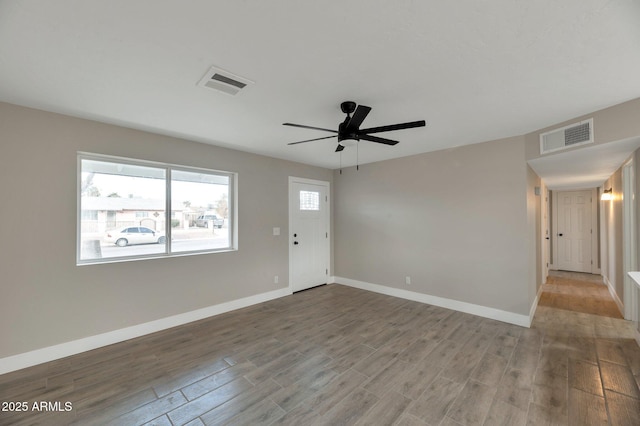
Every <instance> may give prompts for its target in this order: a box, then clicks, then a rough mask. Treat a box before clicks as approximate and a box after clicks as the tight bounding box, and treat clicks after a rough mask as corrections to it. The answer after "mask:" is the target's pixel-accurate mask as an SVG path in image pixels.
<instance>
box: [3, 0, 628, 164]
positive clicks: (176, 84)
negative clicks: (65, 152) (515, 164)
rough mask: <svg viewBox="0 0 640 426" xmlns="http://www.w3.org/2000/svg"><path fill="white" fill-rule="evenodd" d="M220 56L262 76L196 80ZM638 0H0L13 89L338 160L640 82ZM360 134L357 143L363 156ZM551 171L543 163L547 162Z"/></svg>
mask: <svg viewBox="0 0 640 426" xmlns="http://www.w3.org/2000/svg"><path fill="white" fill-rule="evenodd" d="M212 65H216V66H218V67H220V68H223V69H225V70H227V71H230V72H232V73H235V74H238V75H240V76H242V77H245V78H247V79H249V80H252V81H254V82H255V84H253V85H252V86H250V87H249V88H248V89H246V90H245V91H244V92H243V93H241V94H239V95H237V96H235V97H232V96H229V95H226V94H224V93H219V92H215V91H212V90H210V89H206V88H203V87H199V86H197V85H196V83H197V82H198V81H199V80H200V79H201V78H202V76H203V75H204V74H205V73H206V72H207V70H208V69H209V68H210V67H211V66H212ZM638 76H640V2H638V1H636V0H616V1H611V0H563V1H557V0H536V1H525V0H520V1H514V0H491V1H489V0H484V1H479V0H458V1H451V2H443V1H435V0H429V1H415V0H399V1H395V2H390V1H382V0H376V1H373V0H366V1H365V0H352V1H344V0H342V1H338V0H323V1H316V2H309V1H299V0H270V1H259V0H253V1H252V0H243V1H240V0H233V1H232V0H229V1H208V0H189V1H173V0H171V1H170V0H137V1H130V0H110V1H105V0H101V1H98V0H56V1H50V0H23V1H10V0H0V101H5V102H10V103H14V104H19V105H25V106H29V107H34V108H39V109H44V110H49V111H56V112H61V113H64V114H69V115H73V116H79V117H84V118H89V119H93V120H98V121H103V122H107V123H114V124H119V125H123V126H127V127H132V128H137V129H143V130H150V131H153V132H157V133H162V134H168V135H173V136H180V137H185V138H188V139H192V140H196V141H200V142H205V143H211V144H214V145H221V146H227V147H231V148H235V149H240V150H244V151H250V152H255V153H260V154H265V155H269V156H273V157H278V158H284V159H289V160H293V161H299V162H303V163H307V164H313V165H318V166H323V167H328V168H337V167H339V164H340V156H339V154H337V153H334V149H335V143H336V142H335V140H333V139H329V140H322V141H317V142H310V143H307V144H300V145H295V146H287V145H286V144H287V142H293V141H297V140H301V139H310V138H315V137H321V136H326V135H328V134H326V133H322V132H319V131H315V130H305V129H297V128H291V127H284V126H282V123H283V122H294V123H301V124H307V125H311V126H318V127H329V128H337V125H338V122H339V121H341V120H342V119H343V118H344V115H343V114H342V112H340V109H339V104H340V102H342V101H344V100H353V101H355V102H357V103H362V104H364V105H368V106H371V107H372V108H373V110H372V112H371V114H370V115H369V117H368V118H367V119H366V120H365V122H364V124H363V126H364V127H374V126H379V125H385V124H393V123H397V122H406V121H414V120H420V119H425V120H426V121H427V127H425V128H418V129H410V130H403V131H398V132H393V133H384V134H379V136H383V137H388V138H391V139H398V140H400V141H401V143H400V144H399V145H396V146H395V147H389V146H383V145H379V144H375V143H370V142H362V143H361V144H360V149H359V161H360V163H367V162H372V161H380V160H384V159H389V158H395V157H401V156H406V155H412V154H416V153H421V152H427V151H433V150H438V149H443V148H448V147H453V146H460V145H466V144H472V143H477V142H483V141H487V140H493V139H498V138H503V137H508V136H514V135H521V134H525V133H528V132H531V131H534V130H536V129H540V128H543V127H546V126H549V125H552V124H554V123H558V122H561V121H564V120H567V119H571V118H573V117H577V116H579V115H582V114H586V113H589V112H592V111H595V110H598V109H602V108H605V107H608V106H611V105H615V104H618V103H621V102H624V101H627V100H630V99H634V98H637V97H640V78H638ZM355 160H356V152H355V148H347V149H346V150H345V151H343V156H342V162H343V165H350V164H354V163H355ZM543 177H544V176H543Z"/></svg>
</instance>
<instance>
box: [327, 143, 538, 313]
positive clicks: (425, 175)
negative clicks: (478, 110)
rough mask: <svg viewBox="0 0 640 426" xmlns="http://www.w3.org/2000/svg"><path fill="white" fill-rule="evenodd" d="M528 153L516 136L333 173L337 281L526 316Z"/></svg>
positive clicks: (530, 244)
mask: <svg viewBox="0 0 640 426" xmlns="http://www.w3.org/2000/svg"><path fill="white" fill-rule="evenodd" d="M524 155H525V154H524V139H523V138H522V137H515V138H509V139H503V140H498V141H492V142H486V143H481V144H477V145H470V146H464V147H459V148H454V149H448V150H443V151H436V152H431V153H426V154H421V155H415V156H411V157H405V158H400V159H395V160H389V161H383V162H380V163H373V164H366V165H363V166H361V167H360V170H359V171H356V170H355V169H354V168H348V169H345V170H344V171H343V174H342V175H340V174H339V172H338V171H335V172H334V182H335V186H334V200H333V201H334V203H333V206H334V233H335V235H336V241H335V247H334V250H335V251H334V265H335V268H334V269H335V275H336V276H338V277H343V278H349V279H353V280H358V281H363V282H367V283H373V284H380V285H385V286H388V287H395V288H401V289H405V290H410V291H414V292H419V293H424V294H429V295H433V296H439V297H444V298H448V299H454V300H457V301H463V302H468V303H473V304H477V305H483V306H488V307H492V308H496V309H501V310H504V311H508V312H513V313H517V314H523V315H528V314H529V309H530V307H531V303H532V302H533V300H532V299H531V297H530V293H531V292H530V291H529V290H528V287H529V286H531V285H532V282H533V280H536V279H537V278H535V277H533V278H529V274H530V273H533V274H535V273H536V272H535V271H533V270H531V269H532V268H534V269H535V264H536V260H535V253H533V254H532V255H533V256H534V258H532V257H531V255H530V254H529V252H530V250H535V247H536V242H535V241H536V240H537V239H538V238H537V237H536V236H535V235H534V233H535V229H536V225H535V224H532V223H531V220H535V218H534V216H535V215H536V214H539V213H536V212H535V207H534V206H531V208H532V209H533V212H532V215H533V216H532V217H529V215H528V203H527V196H528V195H527V193H526V192H525V191H528V190H527V187H528V186H529V184H530V183H535V182H538V180H536V178H537V177H534V176H530V173H531V172H528V171H527V165H526V163H525V159H524ZM534 175H535V174H534ZM532 191H533V188H531V191H530V192H532ZM536 198H539V197H536ZM537 222H538V223H539V220H537ZM532 240H533V241H532ZM405 276H411V279H412V284H411V285H410V286H408V285H406V284H405ZM538 281H539V280H538ZM533 287H534V290H533V292H534V293H535V285H533Z"/></svg>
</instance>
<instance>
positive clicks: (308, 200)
mask: <svg viewBox="0 0 640 426" xmlns="http://www.w3.org/2000/svg"><path fill="white" fill-rule="evenodd" d="M300 210H320V193H319V192H316V191H300Z"/></svg>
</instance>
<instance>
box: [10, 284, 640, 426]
mask: <svg viewBox="0 0 640 426" xmlns="http://www.w3.org/2000/svg"><path fill="white" fill-rule="evenodd" d="M639 383H640V348H639V347H638V345H637V344H636V342H635V340H634V339H633V329H632V326H631V324H630V323H628V322H626V321H624V320H620V319H616V318H611V317H604V316H597V315H592V314H587V313H582V312H574V311H571V310H565V309H559V308H556V307H551V306H539V307H538V310H537V312H536V315H535V320H534V324H533V325H532V327H531V328H530V329H527V328H522V327H518V326H514V325H509V324H505V323H501V322H498V321H493V320H489V319H484V318H480V317H476V316H473V315H468V314H464V313H460V312H455V311H451V310H447V309H444V308H439V307H435V306H430V305H425V304H421V303H417V302H412V301H407V300H403V299H398V298H394V297H389V296H385V295H380V294H376V293H371V292H367V291H363V290H358V289H354V288H350V287H345V286H341V285H328V286H323V287H319V288H316V289H312V290H309V291H306V292H301V293H297V294H295V295H293V296H289V297H284V298H281V299H277V300H273V301H270V302H266V303H263V304H260V305H256V306H252V307H249V308H245V309H241V310H238V311H234V312H230V313H227V314H223V315H219V316H216V317H213V318H209V319H206V320H203V321H199V322H196V323H192V324H187V325H185V326H181V327H177V328H174V329H170V330H165V331H163V332H160V333H156V334H153V335H149V336H144V337H141V338H138V339H133V340H130V341H127V342H122V343H119V344H115V345H112V346H109V347H105V348H101V349H97V350H94V351H91V352H87V353H83V354H79V355H76V356H72V357H68V358H65V359H61V360H58V361H54V362H50V363H47V364H42V365H38V366H34V367H31V368H27V369H24V370H21V371H16V372H12V373H9V374H5V375H2V376H0V401H14V402H16V401H25V402H27V403H28V404H29V405H30V406H31V405H32V404H33V403H34V402H37V401H50V402H56V401H57V402H61V403H64V402H67V401H69V402H71V403H72V410H71V411H68V412H38V411H31V410H30V411H28V412H21V413H20V412H12V413H9V412H0V424H1V425H35V424H42V425H69V424H79V425H189V426H196V425H219V424H230V425H257V424H264V425H268V424H274V425H275V424H278V425H281V424H285V425H313V424H323V425H324V424H326V425H347V424H354V425H405V426H407V425H449V426H453V425H483V424H484V425H498V424H500V425H546V424H563V425H564V424H570V425H574V424H575V425H586V424H611V425H636V426H637V425H638V424H640V391H639V385H638V384H639Z"/></svg>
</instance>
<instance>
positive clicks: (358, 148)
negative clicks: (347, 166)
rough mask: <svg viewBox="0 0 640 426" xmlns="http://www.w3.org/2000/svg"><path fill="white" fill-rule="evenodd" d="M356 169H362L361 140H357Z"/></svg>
mask: <svg viewBox="0 0 640 426" xmlns="http://www.w3.org/2000/svg"><path fill="white" fill-rule="evenodd" d="M356 170H360V142H356Z"/></svg>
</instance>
